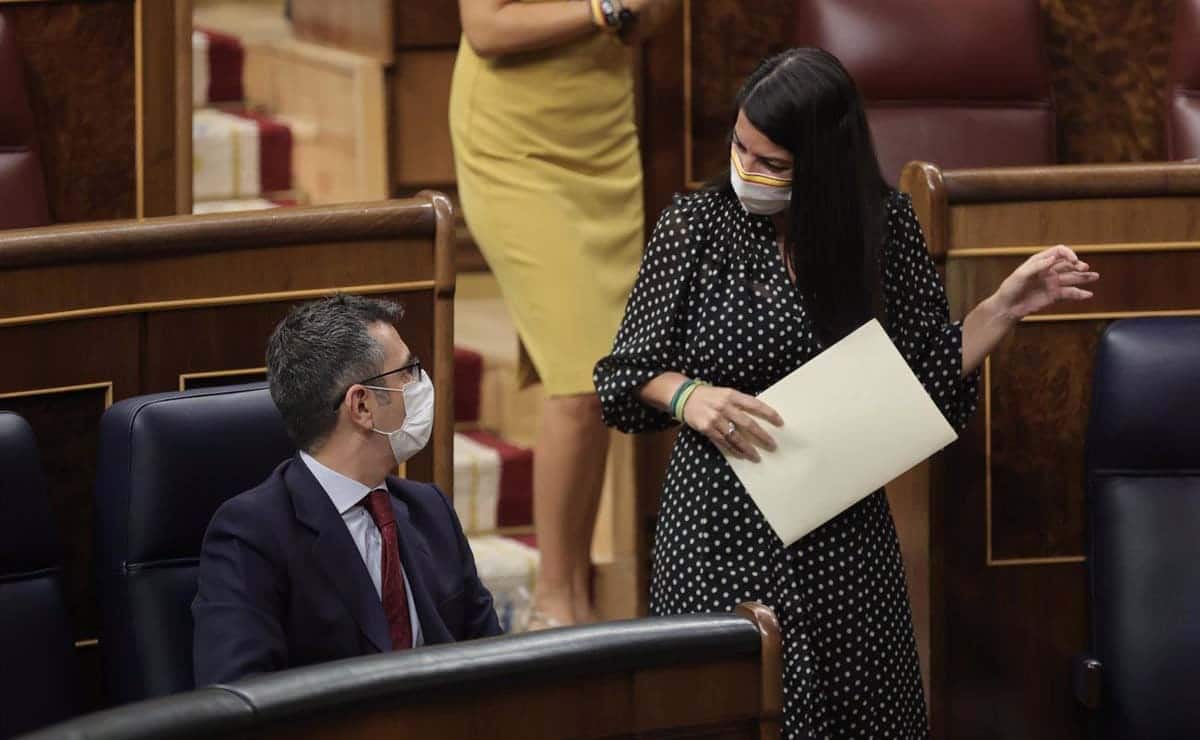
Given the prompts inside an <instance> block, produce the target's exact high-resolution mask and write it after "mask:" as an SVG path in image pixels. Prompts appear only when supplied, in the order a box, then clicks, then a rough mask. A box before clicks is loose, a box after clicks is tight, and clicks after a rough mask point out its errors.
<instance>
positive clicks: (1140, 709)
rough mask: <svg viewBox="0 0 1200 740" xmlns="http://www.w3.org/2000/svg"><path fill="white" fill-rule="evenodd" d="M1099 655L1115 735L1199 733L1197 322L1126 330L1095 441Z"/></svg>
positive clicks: (1103, 371) (1109, 370) (1117, 331)
mask: <svg viewBox="0 0 1200 740" xmlns="http://www.w3.org/2000/svg"><path fill="white" fill-rule="evenodd" d="M1086 457H1087V461H1086V476H1087V478H1086V480H1087V483H1086V485H1087V506H1088V527H1089V544H1088V571H1089V589H1090V595H1091V608H1092V649H1093V657H1095V658H1096V659H1098V660H1099V661H1100V662H1101V664H1102V665H1103V679H1102V681H1103V689H1102V694H1101V700H1100V707H1101V709H1100V711H1101V717H1100V724H1101V726H1102V727H1103V728H1104V731H1103V733H1102V734H1103V736H1105V737H1114V738H1125V737H1138V738H1175V737H1194V736H1195V735H1196V732H1197V728H1200V701H1197V687H1198V686H1200V318H1152V319H1132V320H1126V321H1118V322H1116V323H1114V324H1113V325H1112V326H1110V327H1109V329H1108V330H1107V331H1106V332H1105V334H1104V335H1103V337H1102V338H1101V340H1100V346H1099V349H1098V350H1097V354H1096V368H1095V377H1094V390H1093V396H1092V405H1091V415H1090V418H1089V420H1088V432H1087V455H1086Z"/></svg>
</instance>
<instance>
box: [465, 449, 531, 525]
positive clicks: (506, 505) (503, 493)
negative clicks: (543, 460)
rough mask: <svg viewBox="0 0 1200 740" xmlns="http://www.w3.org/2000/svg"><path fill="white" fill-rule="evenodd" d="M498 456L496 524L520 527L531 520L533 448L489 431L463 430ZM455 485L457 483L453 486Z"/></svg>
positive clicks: (528, 523)
mask: <svg viewBox="0 0 1200 740" xmlns="http://www.w3.org/2000/svg"><path fill="white" fill-rule="evenodd" d="M464 434H465V436H467V437H469V438H471V439H472V440H474V441H475V442H477V443H478V444H481V445H484V446H485V447H489V448H491V449H493V450H495V451H496V452H497V453H498V454H499V456H500V495H499V502H498V504H497V511H496V526H498V527H522V526H528V525H530V524H532V523H533V450H531V449H529V448H528V447H520V446H518V445H514V444H512V443H510V442H507V441H505V440H503V439H501V438H499V437H497V436H496V435H494V434H491V433H490V432H485V431H474V432H464ZM456 488H457V486H456Z"/></svg>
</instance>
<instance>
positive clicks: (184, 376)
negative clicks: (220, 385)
mask: <svg viewBox="0 0 1200 740" xmlns="http://www.w3.org/2000/svg"><path fill="white" fill-rule="evenodd" d="M266 372H267V368H266V367H244V368H238V369H234V370H210V371H207V372H199V373H180V374H179V390H181V391H186V390H188V387H187V382H188V381H189V380H202V379H205V378H230V377H233V376H235V375H254V374H257V373H262V374H263V375H264V376H265V375H266Z"/></svg>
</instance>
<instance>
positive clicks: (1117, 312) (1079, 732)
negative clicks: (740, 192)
mask: <svg viewBox="0 0 1200 740" xmlns="http://www.w3.org/2000/svg"><path fill="white" fill-rule="evenodd" d="M902 187H903V188H904V189H907V190H909V191H910V192H912V193H913V196H914V204H915V205H916V208H917V212H918V216H919V217H920V219H921V223H922V227H923V228H924V230H925V232H926V235H927V237H928V239H929V242H930V246H931V249H932V251H933V252H934V254H935V257H937V258H938V259H939V260H940V261H942V262H943V264H944V268H945V274H946V288H947V293H948V296H949V299H950V303H951V313H952V315H953V316H954V317H955V318H960V317H962V316H963V315H965V314H966V312H967V311H969V310H970V309H971V308H972V307H973V306H975V305H976V304H978V303H979V302H980V301H981V300H983V299H984V298H986V297H987V296H988V295H990V294H991V293H992V292H993V291H994V290H995V288H996V287H997V286H998V285H999V284H1000V282H1001V281H1002V280H1003V279H1004V277H1006V276H1007V275H1008V274H1009V273H1010V272H1011V271H1012V270H1013V269H1014V268H1015V267H1016V266H1017V265H1019V264H1020V263H1021V262H1022V261H1023V260H1024V259H1026V258H1027V257H1028V255H1030V254H1033V253H1035V252H1036V251H1037V250H1038V249H1040V248H1043V247H1045V246H1051V245H1053V244H1056V243H1059V242H1064V243H1067V244H1069V245H1072V246H1074V247H1077V248H1078V250H1079V252H1080V253H1081V256H1082V257H1083V258H1084V259H1085V260H1086V261H1088V262H1089V263H1090V264H1091V265H1092V266H1093V267H1094V268H1095V269H1096V270H1098V271H1099V272H1100V274H1101V281H1100V283H1099V284H1098V286H1097V287H1096V289H1095V293H1096V297H1095V298H1094V299H1093V300H1091V301H1089V302H1087V303H1084V304H1077V305H1071V306H1060V307H1058V308H1055V309H1053V312H1052V313H1046V314H1042V315H1037V316H1032V317H1029V318H1027V319H1026V320H1025V321H1023V322H1022V323H1021V324H1020V325H1019V326H1018V327H1017V329H1016V330H1015V332H1014V333H1013V334H1012V335H1011V336H1009V337H1008V338H1007V339H1006V340H1005V341H1004V342H1003V343H1002V344H1001V346H1000V347H999V348H998V349H997V350H996V351H995V352H994V353H993V354H992V356H991V357H990V358H989V360H988V361H987V364H986V366H985V369H984V375H983V383H982V385H983V390H982V392H981V397H980V399H979V401H980V406H979V412H978V413H977V414H976V415H975V417H974V419H973V420H972V422H971V425H970V427H969V428H968V429H967V431H966V433H965V434H964V435H963V437H962V439H961V440H960V441H959V442H958V443H957V444H955V445H954V446H952V447H951V448H950V449H949V450H948V451H947V453H946V454H944V455H943V456H942V457H941V459H940V461H939V463H938V464H936V465H935V468H934V475H933V480H934V481H935V483H934V487H933V488H932V491H931V493H930V494H929V496H930V498H929V502H930V528H931V529H930V540H929V547H930V552H929V563H930V565H929V568H930V572H929V578H930V581H931V584H932V594H931V601H930V609H931V624H932V635H931V662H932V675H931V684H932V718H933V723H934V729H935V734H936V735H937V736H939V737H945V738H958V737H978V738H1009V737H1023V738H1072V737H1077V738H1081V737H1083V736H1084V734H1085V733H1084V726H1083V724H1082V714H1081V712H1080V711H1079V709H1078V708H1077V707H1076V706H1075V704H1074V701H1073V699H1072V696H1071V692H1070V688H1069V686H1070V659H1071V656H1073V655H1074V654H1076V653H1079V652H1082V651H1083V650H1084V649H1085V648H1086V647H1087V645H1088V642H1087V641H1088V620H1087V591H1086V571H1085V562H1084V551H1085V550H1084V537H1085V521H1086V520H1085V510H1084V481H1083V454H1084V438H1085V433H1086V426H1087V417H1088V409H1089V404H1090V401H1091V393H1092V384H1091V378H1092V365H1093V357H1094V353H1095V348H1096V345H1097V341H1098V339H1099V336H1100V334H1101V332H1103V330H1104V328H1105V327H1106V326H1107V325H1108V324H1109V323H1110V322H1111V321H1113V320H1115V319H1119V318H1123V317H1126V316H1133V315H1164V316H1165V315H1196V314H1200V287H1198V286H1200V166H1197V165H1118V166H1097V167H1057V168H1053V167H1051V168H1013V169H993V170H974V171H971V170H964V171H958V172H953V171H951V172H945V173H943V172H940V171H938V170H937V169H936V168H934V167H932V166H931V165H923V164H919V163H915V164H910V165H909V167H908V168H907V169H906V170H905V175H904V178H903V180H902Z"/></svg>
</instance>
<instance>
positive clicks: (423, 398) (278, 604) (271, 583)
mask: <svg viewBox="0 0 1200 740" xmlns="http://www.w3.org/2000/svg"><path fill="white" fill-rule="evenodd" d="M401 315H402V309H401V308H400V306H398V305H396V304H394V303H390V302H386V301H380V300H373V299H369V298H359V297H354V296H337V297H334V298H330V299H326V300H321V301H316V302H313V303H309V304H307V305H304V306H300V307H298V308H296V309H293V310H292V312H291V313H290V314H289V315H288V316H287V318H285V319H284V320H283V321H281V322H280V323H279V326H277V327H276V328H275V332H274V333H273V334H272V335H271V338H270V340H269V341H268V344H267V377H268V379H269V381H270V387H271V398H272V399H274V401H275V404H276V405H277V406H278V407H279V410H280V412H281V413H282V415H283V421H284V424H285V425H286V426H287V430H288V434H289V435H291V438H292V440H293V441H294V442H295V443H296V447H297V448H298V449H299V450H301V451H300V452H299V453H298V454H297V455H296V456H295V457H293V458H292V459H290V460H287V461H285V462H284V463H283V464H281V465H280V466H279V467H278V468H276V469H275V472H273V473H272V474H271V476H270V477H269V478H267V479H266V480H265V481H263V482H262V483H261V484H259V485H258V486H257V487H256V488H253V489H251V490H249V491H246V492H245V493H242V494H241V495H238V496H235V497H234V498H232V499H230V500H229V501H226V502H225V503H224V504H223V505H222V506H221V508H220V509H218V510H217V513H216V514H215V515H214V516H213V519H212V522H211V523H210V524H209V526H208V531H207V532H206V533H205V536H204V546H203V549H202V551H201V555H200V571H199V584H198V586H199V591H198V593H197V595H196V600H195V602H193V604H192V615H193V617H194V618H195V638H194V639H195V641H194V644H193V648H194V652H195V674H196V685H197V686H203V685H205V684H210V683H217V682H227V681H233V680H236V679H238V678H241V677H243V676H247V675H250V674H253V673H261V672H264V671H274V670H278V669H281V668H290V667H295V666H301V665H307V664H310V663H318V662H322V661H328V660H337V659H339V658H349V657H353V656H357V655H365V654H369V653H375V652H381V651H387V650H402V649H405V648H408V647H413V646H418V645H428V644H432V643H439V642H452V641H455V640H468V639H471V638H475V637H484V636H487V635H496V634H499V633H500V626H499V624H498V622H497V619H496V612H495V610H494V609H493V608H492V597H491V594H490V593H488V590H487V589H486V588H485V587H484V586H483V584H482V583H480V581H479V577H478V576H477V575H476V572H475V562H474V559H473V557H472V555H471V550H470V548H469V547H468V545H467V540H466V538H465V537H464V536H463V532H462V528H461V527H460V526H459V523H458V519H457V518H456V517H455V515H454V508H453V507H452V506H451V505H450V502H449V501H447V500H446V497H445V496H444V495H443V494H442V492H441V491H439V490H438V489H437V488H436V487H435V486H432V485H428V484H424V483H414V482H412V481H407V480H402V479H400V478H397V477H394V476H390V475H388V474H389V473H390V472H392V471H394V470H395V469H396V466H397V464H398V463H403V462H404V461H406V460H408V459H409V458H410V457H412V456H413V455H415V454H416V453H417V452H419V451H420V450H421V448H422V447H424V446H425V444H426V442H428V440H429V435H430V431H431V428H432V426H433V386H432V384H431V383H430V381H429V376H428V375H427V374H426V373H424V372H422V370H421V364H420V362H419V361H418V360H417V358H416V357H415V356H414V355H413V354H412V352H410V351H409V349H408V347H407V346H405V344H404V342H403V341H402V340H401V339H400V335H399V334H398V333H397V332H396V329H395V327H394V326H393V324H394V323H395V322H396V321H397V320H399V318H400V317H401Z"/></svg>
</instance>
